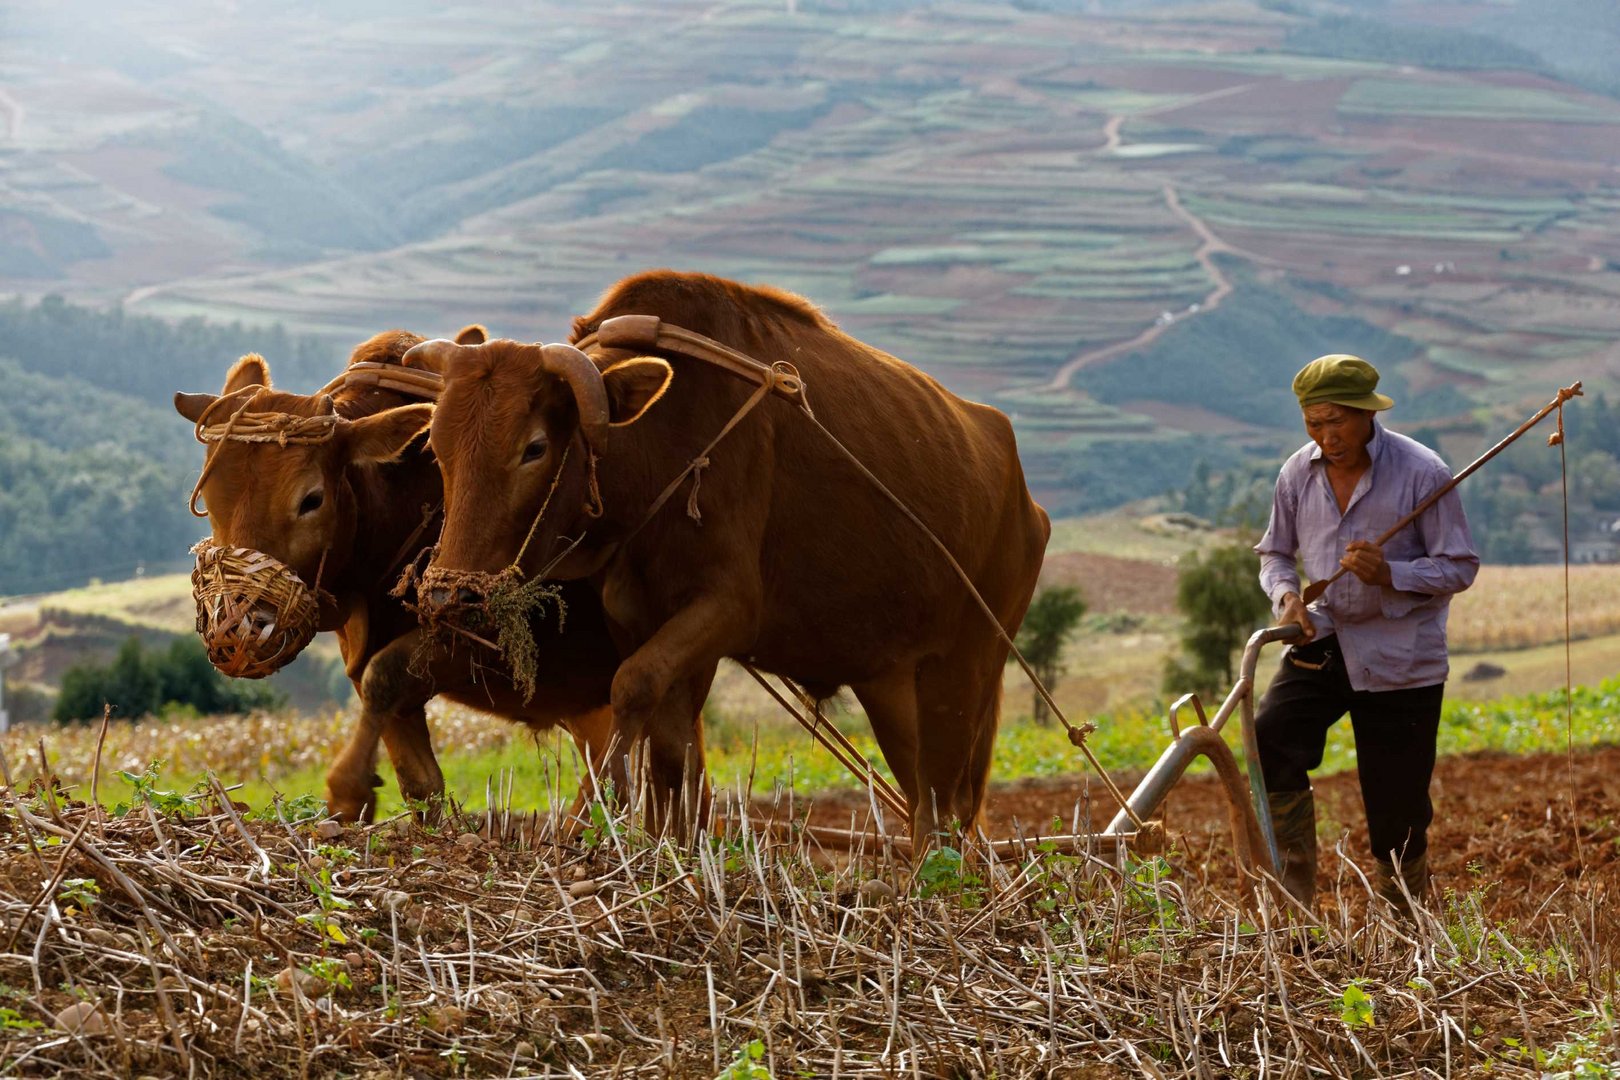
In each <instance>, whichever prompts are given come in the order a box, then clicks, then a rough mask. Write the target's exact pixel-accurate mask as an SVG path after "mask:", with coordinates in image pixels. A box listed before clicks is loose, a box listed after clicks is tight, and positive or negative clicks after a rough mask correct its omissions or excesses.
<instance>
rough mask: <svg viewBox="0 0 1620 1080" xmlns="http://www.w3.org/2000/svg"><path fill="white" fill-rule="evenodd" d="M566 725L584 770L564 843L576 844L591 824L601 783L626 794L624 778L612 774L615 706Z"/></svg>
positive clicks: (568, 820) (568, 819)
mask: <svg viewBox="0 0 1620 1080" xmlns="http://www.w3.org/2000/svg"><path fill="white" fill-rule="evenodd" d="M562 723H563V726H564V727H565V728H567V730H568V734H569V735H571V736H573V739H574V748H575V749H576V750H578V751H579V760H580V765H581V767H582V768H583V770H584V773H583V775H582V776H581V777H580V779H579V790H578V791H577V792H576V793H575V794H574V801H573V803H572V804H570V805H569V807H568V817H567V818H566V822H565V824H564V826H563V830H564V839H568V840H572V839H574V838H576V837H577V836H578V835H579V830H580V829H581V828H583V827H584V824H585V822H586V821H587V820H588V818H589V814H588V813H587V809H588V807H589V806H590V804H591V802H592V800H594V799H596V798H597V797H598V796H599V795H600V794H601V793H600V792H599V791H598V790H597V781H598V780H599V779H601V780H606V781H607V782H608V783H609V784H612V785H613V786H614V788H615V789H616V790H618V791H623V790H624V786H623V785H624V777H623V776H622V775H619V776H615V775H613V774H612V773H611V772H610V768H611V758H610V756H609V753H608V747H609V746H610V745H611V743H612V739H613V706H611V705H603V706H602V707H601V708H600V709H593V710H591V711H590V712H588V713H585V714H584V715H583V716H575V717H570V718H569V719H567V720H565V721H563V722H562ZM621 771H622V770H621Z"/></svg>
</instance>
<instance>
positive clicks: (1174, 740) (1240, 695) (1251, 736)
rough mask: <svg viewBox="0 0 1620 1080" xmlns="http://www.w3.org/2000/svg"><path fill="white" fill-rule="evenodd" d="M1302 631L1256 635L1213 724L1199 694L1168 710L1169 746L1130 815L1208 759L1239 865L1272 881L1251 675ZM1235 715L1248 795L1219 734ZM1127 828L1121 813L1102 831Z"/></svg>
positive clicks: (1158, 802)
mask: <svg viewBox="0 0 1620 1080" xmlns="http://www.w3.org/2000/svg"><path fill="white" fill-rule="evenodd" d="M1303 634H1304V631H1303V630H1301V629H1300V628H1299V627H1298V626H1292V625H1290V626H1270V627H1266V628H1265V629H1263V630H1256V631H1255V632H1254V633H1253V634H1252V635H1250V637H1249V641H1248V644H1246V645H1245V646H1244V648H1243V662H1242V666H1241V667H1240V669H1239V673H1238V680H1237V683H1236V685H1234V686H1233V687H1232V689H1231V691H1230V692H1229V693H1228V694H1227V695H1226V700H1225V701H1223V702H1221V707H1220V708H1219V709H1217V710H1216V712H1215V717H1214V719H1211V720H1206V719H1205V716H1204V706H1203V703H1202V702H1201V701H1199V699H1198V695H1197V694H1183V695H1182V696H1181V697H1180V698H1177V699H1176V702H1175V704H1173V705H1171V706H1170V713H1169V717H1168V720H1169V724H1170V738H1171V742H1170V745H1169V746H1168V747H1166V748H1165V751H1164V753H1162V754H1160V755H1159V760H1158V761H1157V762H1155V763H1154V765H1153V767H1152V768H1151V769H1149V770H1148V773H1147V775H1146V776H1144V777H1143V778H1142V781H1141V783H1139V784H1137V785H1136V789H1135V790H1134V791H1132V792H1131V794H1130V798H1129V800H1128V803H1129V806H1130V809H1131V810H1132V811H1134V812H1135V814H1136V816H1137V817H1139V818H1143V819H1145V818H1147V817H1149V816H1151V815H1152V814H1153V813H1154V811H1156V810H1158V808H1159V807H1160V806H1162V805H1163V804H1164V800H1165V799H1166V798H1167V797H1168V796H1169V794H1170V789H1171V788H1173V787H1175V785H1176V782H1177V781H1179V780H1180V779H1181V777H1182V776H1183V775H1184V774H1185V773H1186V771H1187V768H1188V766H1190V765H1191V764H1192V763H1193V761H1194V760H1195V759H1197V758H1199V757H1204V758H1208V759H1209V762H1210V764H1212V765H1213V766H1214V767H1215V771H1216V773H1217V774H1218V775H1219V776H1220V779H1221V785H1222V787H1223V788H1224V789H1225V792H1226V798H1227V801H1228V803H1229V807H1228V810H1229V813H1230V816H1231V825H1232V843H1233V846H1234V849H1235V850H1236V852H1237V858H1238V862H1239V864H1240V865H1241V867H1242V868H1243V869H1244V870H1245V871H1246V872H1250V873H1253V874H1256V875H1262V874H1264V875H1269V876H1271V877H1272V878H1275V877H1276V875H1277V867H1278V866H1279V865H1280V862H1281V860H1280V857H1279V853H1278V851H1277V834H1276V830H1275V829H1274V827H1273V825H1272V821H1271V804H1270V800H1269V799H1268V798H1267V796H1266V779H1265V775H1264V774H1263V773H1262V771H1261V768H1260V744H1259V742H1258V740H1257V738H1256V736H1255V730H1254V686H1255V682H1254V680H1255V669H1256V667H1257V666H1258V665H1259V661H1260V651H1261V650H1262V649H1263V648H1265V647H1266V646H1267V645H1269V644H1271V643H1272V642H1274V641H1287V642H1294V641H1298V640H1300V639H1301V638H1302V636H1303ZM1188 705H1191V706H1192V708H1193V711H1194V712H1196V713H1197V714H1198V723H1197V724H1196V725H1194V726H1192V727H1189V728H1187V729H1186V730H1185V731H1183V730H1182V729H1181V724H1180V722H1179V714H1180V712H1181V710H1182V709H1183V708H1185V707H1186V706H1188ZM1234 712H1236V713H1238V715H1239V717H1240V719H1239V726H1240V729H1241V731H1242V740H1243V758H1244V763H1245V765H1246V766H1247V769H1248V777H1249V782H1248V791H1247V792H1245V791H1244V789H1243V780H1242V777H1241V775H1240V773H1239V770H1238V765H1237V759H1236V757H1235V756H1234V755H1233V753H1232V750H1231V748H1230V747H1228V746H1227V745H1226V740H1225V739H1224V738H1223V737H1222V735H1221V729H1222V728H1224V727H1225V726H1226V722H1227V721H1228V720H1230V719H1231V718H1232V714H1233V713H1234ZM1130 828H1131V815H1130V814H1128V813H1127V812H1126V811H1125V810H1124V809H1123V808H1122V809H1121V810H1120V811H1119V813H1118V814H1116V815H1114V819H1113V820H1112V821H1111V822H1109V823H1108V827H1107V828H1106V829H1104V830H1103V835H1105V836H1121V835H1125V834H1126V833H1127V832H1128V831H1129V830H1130Z"/></svg>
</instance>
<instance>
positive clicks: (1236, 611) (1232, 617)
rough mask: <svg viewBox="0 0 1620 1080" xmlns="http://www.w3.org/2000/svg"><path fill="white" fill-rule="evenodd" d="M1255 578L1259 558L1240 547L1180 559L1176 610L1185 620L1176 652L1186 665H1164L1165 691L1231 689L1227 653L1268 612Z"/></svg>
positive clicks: (1176, 660)
mask: <svg viewBox="0 0 1620 1080" xmlns="http://www.w3.org/2000/svg"><path fill="white" fill-rule="evenodd" d="M1259 574H1260V558H1259V556H1257V555H1256V554H1255V553H1254V552H1253V551H1251V550H1250V549H1249V548H1248V547H1247V546H1246V545H1243V544H1232V545H1229V546H1226V547H1219V548H1214V549H1212V550H1210V551H1209V552H1208V553H1207V554H1200V553H1199V552H1196V551H1195V552H1189V553H1188V554H1186V555H1184V556H1182V559H1181V563H1180V575H1179V576H1178V578H1177V580H1176V608H1177V609H1178V610H1179V611H1180V612H1181V614H1182V616H1183V617H1184V618H1185V622H1184V624H1183V629H1182V631H1181V648H1182V651H1183V653H1184V654H1185V659H1186V660H1187V661H1190V662H1191V663H1190V666H1189V664H1187V663H1184V662H1183V659H1182V658H1180V657H1172V658H1170V660H1169V661H1167V662H1166V664H1165V670H1164V689H1165V692H1166V693H1170V694H1180V693H1184V692H1186V691H1188V690H1194V691H1197V692H1198V693H1200V694H1214V693H1220V692H1222V691H1223V689H1224V688H1230V687H1231V685H1232V683H1233V681H1234V672H1233V670H1232V657H1233V654H1234V653H1236V651H1237V650H1238V648H1240V647H1241V646H1242V645H1243V643H1244V642H1245V641H1246V640H1248V637H1249V634H1250V633H1251V632H1253V631H1254V630H1255V629H1256V628H1257V627H1259V626H1260V625H1261V624H1262V623H1263V622H1264V621H1265V620H1266V619H1267V618H1268V617H1269V616H1270V614H1271V604H1270V602H1269V601H1268V600H1267V599H1266V595H1265V593H1263V592H1261V591H1260V586H1259V584H1258V578H1259Z"/></svg>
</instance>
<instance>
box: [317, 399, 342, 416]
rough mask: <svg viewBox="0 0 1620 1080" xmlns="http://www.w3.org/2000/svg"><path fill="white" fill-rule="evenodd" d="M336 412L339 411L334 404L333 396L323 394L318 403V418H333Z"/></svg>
mask: <svg viewBox="0 0 1620 1080" xmlns="http://www.w3.org/2000/svg"><path fill="white" fill-rule="evenodd" d="M336 411H337V405H336V404H334V403H333V401H332V395H331V394H322V395H321V399H320V401H318V402H316V406H315V415H316V416H331V415H332V414H333V413H334V412H336Z"/></svg>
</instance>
